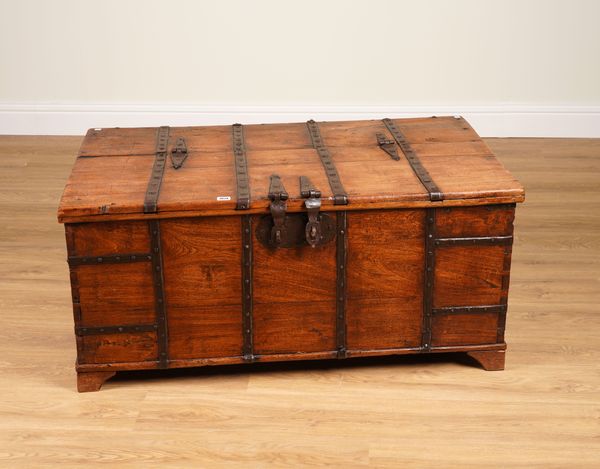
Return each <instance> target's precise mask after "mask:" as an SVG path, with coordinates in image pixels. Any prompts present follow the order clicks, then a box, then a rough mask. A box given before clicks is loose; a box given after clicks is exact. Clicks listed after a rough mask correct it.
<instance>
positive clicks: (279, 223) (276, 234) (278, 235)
mask: <svg viewBox="0 0 600 469" xmlns="http://www.w3.org/2000/svg"><path fill="white" fill-rule="evenodd" d="M269 199H270V200H271V205H270V210H271V216H272V217H273V228H272V229H271V243H272V244H273V245H274V246H279V245H280V244H282V243H283V241H284V240H285V239H286V227H285V212H286V210H287V203H286V200H287V199H288V193H287V192H286V191H285V188H284V187H283V183H282V182H281V178H280V177H279V176H278V175H277V174H272V175H271V184H270V186H269Z"/></svg>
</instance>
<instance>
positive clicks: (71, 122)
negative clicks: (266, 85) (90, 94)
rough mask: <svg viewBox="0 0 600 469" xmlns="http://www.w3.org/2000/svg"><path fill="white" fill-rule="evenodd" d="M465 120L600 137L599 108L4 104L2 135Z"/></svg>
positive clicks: (516, 131)
mask: <svg viewBox="0 0 600 469" xmlns="http://www.w3.org/2000/svg"><path fill="white" fill-rule="evenodd" d="M432 115H438V116H441V115H461V116H463V117H465V118H466V119H467V120H468V121H469V122H470V123H471V124H472V125H473V127H474V128H475V130H477V132H478V133H479V134H480V135H481V136H482V137H588V138H598V137H600V106H568V105H556V106H538V105H511V104H491V105H480V106H460V105H456V106H448V105H445V106H431V105H426V106H414V105H413V106H400V105H390V106H387V105H373V106H365V105H331V106H326V105H297V104H293V105H292V104H291V105H240V106H233V105H222V106H219V105H210V106H203V105H176V104H173V105H168V104H143V105H140V104H1V103H0V134H4V135H82V134H84V133H85V131H86V130H87V129H88V128H91V127H148V126H150V127H153V126H159V125H171V126H182V125H214V124H232V123H234V122H241V123H244V124H253V123H269V122H298V121H305V120H308V119H311V118H312V119H315V120H354V119H380V118H383V117H420V116H432Z"/></svg>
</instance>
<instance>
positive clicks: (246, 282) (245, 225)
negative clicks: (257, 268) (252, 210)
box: [242, 215, 255, 362]
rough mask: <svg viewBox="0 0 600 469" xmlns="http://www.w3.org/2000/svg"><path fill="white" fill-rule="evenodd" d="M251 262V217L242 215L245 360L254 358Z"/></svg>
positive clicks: (243, 353) (243, 351)
mask: <svg viewBox="0 0 600 469" xmlns="http://www.w3.org/2000/svg"><path fill="white" fill-rule="evenodd" d="M252 263H253V257H252V218H251V216H250V215H242V328H243V329H242V338H243V345H242V347H243V350H242V355H243V357H244V360H245V361H247V362H252V361H254V359H255V356H254V339H253V332H252V329H253V320H252V319H253V312H252V308H253V293H252V288H253V286H252V284H253V282H252Z"/></svg>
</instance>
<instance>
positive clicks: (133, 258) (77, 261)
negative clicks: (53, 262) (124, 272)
mask: <svg viewBox="0 0 600 469" xmlns="http://www.w3.org/2000/svg"><path fill="white" fill-rule="evenodd" d="M151 260H152V254H150V253H135V254H110V255H103V256H69V258H68V259H67V262H68V263H69V266H71V267H74V266H76V265H99V264H127V263H130V262H149V261H151Z"/></svg>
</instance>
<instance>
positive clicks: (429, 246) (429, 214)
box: [421, 208, 436, 352]
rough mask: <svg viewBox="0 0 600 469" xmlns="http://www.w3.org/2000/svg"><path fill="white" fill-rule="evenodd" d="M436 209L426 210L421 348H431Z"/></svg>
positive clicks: (426, 349) (425, 349)
mask: <svg viewBox="0 0 600 469" xmlns="http://www.w3.org/2000/svg"><path fill="white" fill-rule="evenodd" d="M435 210H436V209H434V208H428V209H427V210H425V275H424V278H425V284H424V285H423V335H422V338H421V350H423V351H425V352H428V351H430V350H431V323H432V315H433V288H434V279H435V275H434V274H435V242H434V241H435Z"/></svg>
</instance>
